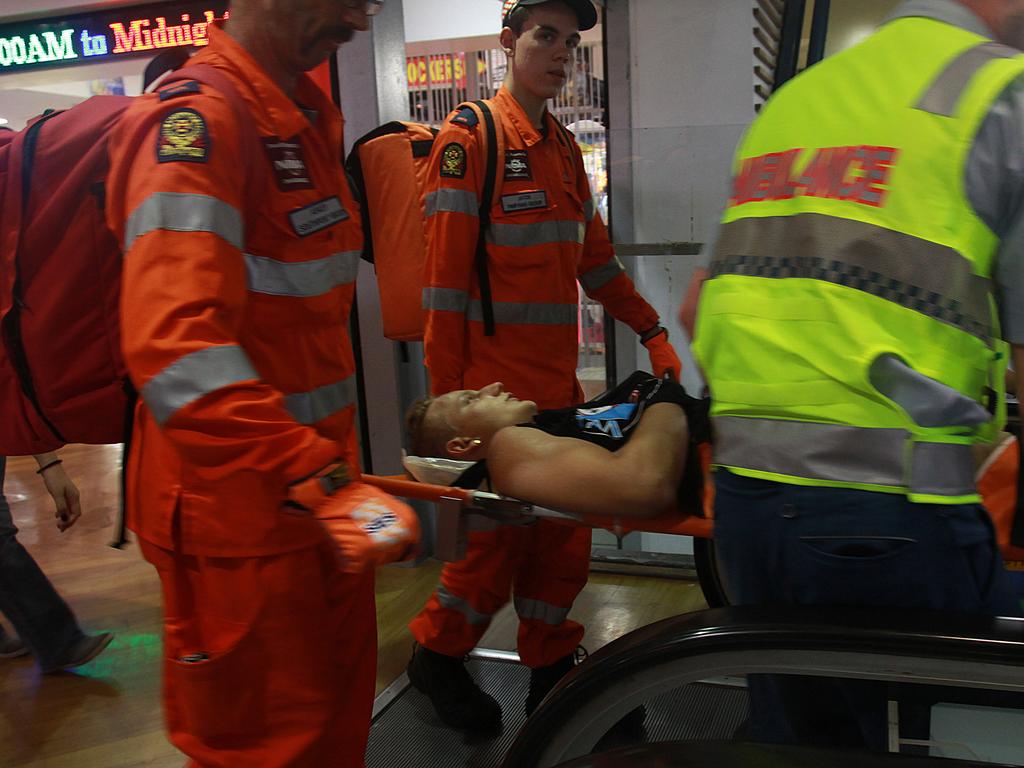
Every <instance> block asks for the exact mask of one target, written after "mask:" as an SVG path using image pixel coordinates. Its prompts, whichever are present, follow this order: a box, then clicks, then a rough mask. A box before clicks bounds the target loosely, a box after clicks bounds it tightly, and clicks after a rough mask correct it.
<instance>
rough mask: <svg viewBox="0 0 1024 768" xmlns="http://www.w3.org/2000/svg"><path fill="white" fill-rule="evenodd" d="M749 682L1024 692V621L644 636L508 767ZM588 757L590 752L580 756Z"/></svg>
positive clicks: (812, 620)
mask: <svg viewBox="0 0 1024 768" xmlns="http://www.w3.org/2000/svg"><path fill="white" fill-rule="evenodd" d="M746 672H780V673H800V674H811V675H835V676H850V677H863V678H873V679H890V680H911V681H915V680H916V681H919V682H933V683H942V684H950V685H968V684H971V683H977V684H978V685H979V687H983V688H1003V689H1007V690H1024V621H1021V620H1016V619H992V618H985V617H978V616H965V615H960V614H940V613H925V612H906V611H893V610H887V611H882V610H864V609H853V608H850V609H823V608H809V607H807V608H791V607H772V608H766V607H753V606H748V607H730V608H718V609H714V610H709V611H702V612H698V613H692V614H684V615H682V616H677V617H674V618H671V619H666V620H664V621H661V622H658V623H656V624H651V625H650V626H647V627H643V628H641V629H638V630H636V631H634V632H631V633H630V634H628V635H626V636H625V637H622V638H619V639H618V640H616V641H614V642H612V643H610V644H608V645H607V646H605V647H604V648H602V649H601V650H600V651H598V652H597V653H595V654H593V655H592V656H591V657H590V658H589V659H588V660H587V662H586V664H585V665H583V666H581V667H578V668H577V669H576V670H574V671H573V672H572V673H571V674H570V675H569V676H568V677H566V679H565V680H564V681H563V682H562V683H560V684H559V686H558V687H557V688H556V689H555V691H554V692H553V693H552V695H550V696H549V697H548V698H547V699H546V700H545V701H544V703H543V704H542V705H541V707H540V708H539V709H538V710H537V712H536V713H535V714H534V716H533V717H531V718H530V720H529V721H528V722H527V724H526V725H525V726H524V727H523V730H522V731H521V732H520V734H519V735H518V737H517V738H516V740H515V742H514V743H513V745H512V748H511V749H510V750H509V753H508V756H507V757H506V759H505V762H504V763H503V764H502V766H503V768H527V767H529V768H534V766H546V765H556V764H557V763H558V762H563V761H564V760H567V759H569V758H571V757H576V756H578V754H585V751H586V750H587V749H588V744H589V746H592V741H596V736H594V737H593V739H592V738H591V737H592V736H593V733H597V735H598V736H599V735H600V729H601V728H603V727H605V726H610V725H611V724H613V723H614V722H615V721H616V720H617V719H618V717H621V716H622V715H624V714H626V712H628V711H629V710H630V709H632V707H634V706H636V705H637V704H639V703H640V702H642V701H644V700H645V699H647V698H649V697H650V696H653V695H657V694H658V693H661V692H664V691H667V690H671V689H673V688H675V687H679V685H682V684H686V683H687V682H694V681H696V680H699V679H702V678H703V677H711V676H717V675H722V674H743V673H746ZM580 750H583V751H582V752H581V751H580Z"/></svg>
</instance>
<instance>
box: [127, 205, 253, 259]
mask: <svg viewBox="0 0 1024 768" xmlns="http://www.w3.org/2000/svg"><path fill="white" fill-rule="evenodd" d="M156 230H165V231H170V232H212V233H213V234H215V235H218V236H220V237H221V239H223V240H225V241H227V242H229V243H231V245H233V246H235V248H237V249H238V250H242V247H243V244H244V238H245V226H244V223H243V221H242V214H241V212H240V211H239V210H238V209H237V208H235V207H234V206H232V205H228V204H227V203H225V202H224V201H223V200H218V199H217V198H216V197H210V196H209V195H188V194H184V193H180V192H154V193H153V194H152V195H150V196H149V197H147V198H146V199H145V200H143V201H142V203H141V204H140V205H139V207H138V208H136V209H135V210H134V211H132V213H131V215H130V216H129V217H128V221H127V222H126V223H125V225H124V252H125V253H128V251H129V250H131V247H132V245H133V244H134V242H135V241H136V240H137V239H139V238H140V237H142V236H143V235H145V234H148V233H150V232H155V231H156Z"/></svg>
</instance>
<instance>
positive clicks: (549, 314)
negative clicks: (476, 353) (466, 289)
mask: <svg viewBox="0 0 1024 768" xmlns="http://www.w3.org/2000/svg"><path fill="white" fill-rule="evenodd" d="M468 317H469V319H470V320H475V321H476V322H478V323H482V322H483V321H484V309H483V304H481V302H480V300H479V299H473V301H471V302H470V303H469V312H468ZM578 319H579V305H578V304H535V303H527V302H512V301H496V302H494V322H495V323H498V324H499V325H501V324H513V323H515V324H521V325H571V326H575V325H576V322H577V320H578Z"/></svg>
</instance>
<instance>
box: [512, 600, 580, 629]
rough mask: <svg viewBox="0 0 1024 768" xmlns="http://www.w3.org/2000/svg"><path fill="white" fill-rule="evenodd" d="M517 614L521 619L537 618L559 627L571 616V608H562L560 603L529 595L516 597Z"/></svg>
mask: <svg viewBox="0 0 1024 768" xmlns="http://www.w3.org/2000/svg"><path fill="white" fill-rule="evenodd" d="M514 602H515V606H516V615H517V616H518V617H519V618H520V619H537V620H539V621H543V622H544V623H545V624H550V625H551V626H552V627H557V626H558V625H559V624H562V623H564V622H565V620H566V619H567V618H569V610H570V609H569V608H562V607H561V606H558V605H552V604H551V603H545V602H544V601H543V600H534V599H532V598H528V597H516V598H515V599H514Z"/></svg>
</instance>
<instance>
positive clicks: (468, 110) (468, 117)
mask: <svg viewBox="0 0 1024 768" xmlns="http://www.w3.org/2000/svg"><path fill="white" fill-rule="evenodd" d="M451 122H452V123H453V124H454V125H461V126H463V127H465V128H474V127H476V124H477V123H479V122H480V118H479V117H477V116H476V112H475V111H473V108H472V107H463V108H462V109H460V110H459V111H458V112H456V113H455V116H454V117H453V118H452V119H451Z"/></svg>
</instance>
